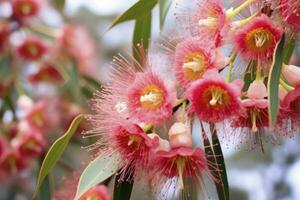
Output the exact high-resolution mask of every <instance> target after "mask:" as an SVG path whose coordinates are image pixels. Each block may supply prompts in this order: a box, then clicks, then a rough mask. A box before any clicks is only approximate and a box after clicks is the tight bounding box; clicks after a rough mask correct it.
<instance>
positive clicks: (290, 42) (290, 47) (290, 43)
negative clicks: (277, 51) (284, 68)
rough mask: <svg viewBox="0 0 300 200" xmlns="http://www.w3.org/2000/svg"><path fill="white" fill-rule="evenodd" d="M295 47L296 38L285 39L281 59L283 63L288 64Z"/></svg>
mask: <svg viewBox="0 0 300 200" xmlns="http://www.w3.org/2000/svg"><path fill="white" fill-rule="evenodd" d="M295 47H296V40H295V39H294V38H290V39H287V41H286V45H285V47H284V60H283V61H284V63H285V64H289V62H290V59H291V57H292V55H293V52H294V49H295Z"/></svg>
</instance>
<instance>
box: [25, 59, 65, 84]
mask: <svg viewBox="0 0 300 200" xmlns="http://www.w3.org/2000/svg"><path fill="white" fill-rule="evenodd" d="M28 79H29V81H30V82H31V83H32V84H36V83H38V82H47V83H60V82H61V81H63V77H62V75H61V74H60V72H59V71H58V70H57V69H56V68H55V67H54V66H52V65H51V64H46V65H44V66H42V67H41V68H39V70H38V71H37V72H35V73H33V74H31V75H30V76H29V77H28Z"/></svg>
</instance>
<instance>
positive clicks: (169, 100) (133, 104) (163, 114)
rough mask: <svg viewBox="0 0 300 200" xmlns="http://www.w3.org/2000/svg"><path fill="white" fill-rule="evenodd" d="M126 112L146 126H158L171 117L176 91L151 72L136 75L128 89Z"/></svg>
mask: <svg viewBox="0 0 300 200" xmlns="http://www.w3.org/2000/svg"><path fill="white" fill-rule="evenodd" d="M127 97H128V110H129V112H130V114H131V116H132V117H133V118H136V119H137V120H139V121H140V122H144V123H147V124H153V125H160V124H162V123H164V122H166V121H167V120H169V119H170V118H171V116H172V112H173V107H174V106H175V101H176V90H175V87H174V86H172V85H168V84H167V83H166V82H165V81H164V80H163V78H162V77H161V76H160V75H159V74H157V73H155V72H153V71H148V72H144V73H137V74H136V79H135V80H134V82H133V83H132V85H130V87H129V89H128V96H127Z"/></svg>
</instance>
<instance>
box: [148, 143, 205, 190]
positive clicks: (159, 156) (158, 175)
mask: <svg viewBox="0 0 300 200" xmlns="http://www.w3.org/2000/svg"><path fill="white" fill-rule="evenodd" d="M153 167H154V169H153V174H154V176H153V177H152V183H153V184H157V183H158V187H159V188H160V189H161V190H163V189H166V190H163V191H168V189H170V188H168V187H171V186H172V182H173V181H174V179H175V183H176V184H177V186H175V187H176V188H179V189H180V190H183V189H184V187H185V186H184V182H185V180H186V179H188V178H191V179H192V181H193V184H199V185H201V182H202V180H201V179H202V175H203V174H208V175H210V174H209V172H208V161H207V160H206V157H205V153H204V151H203V150H202V149H200V148H196V149H194V150H193V149H192V148H190V147H179V148H175V149H172V150H170V151H159V152H157V153H156V154H155V158H154V161H153ZM161 185H163V186H161ZM173 186H174V185H173ZM164 187H167V188H164Z"/></svg>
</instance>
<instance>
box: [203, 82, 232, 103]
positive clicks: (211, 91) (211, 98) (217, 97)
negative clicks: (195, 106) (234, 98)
mask: <svg viewBox="0 0 300 200" xmlns="http://www.w3.org/2000/svg"><path fill="white" fill-rule="evenodd" d="M203 98H204V100H205V102H208V106H210V107H213V108H224V107H226V106H227V105H228V104H229V102H230V96H229V95H228V92H227V91H226V90H224V89H223V88H222V87H220V86H210V87H209V88H207V89H206V90H205V91H204V93H203Z"/></svg>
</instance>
